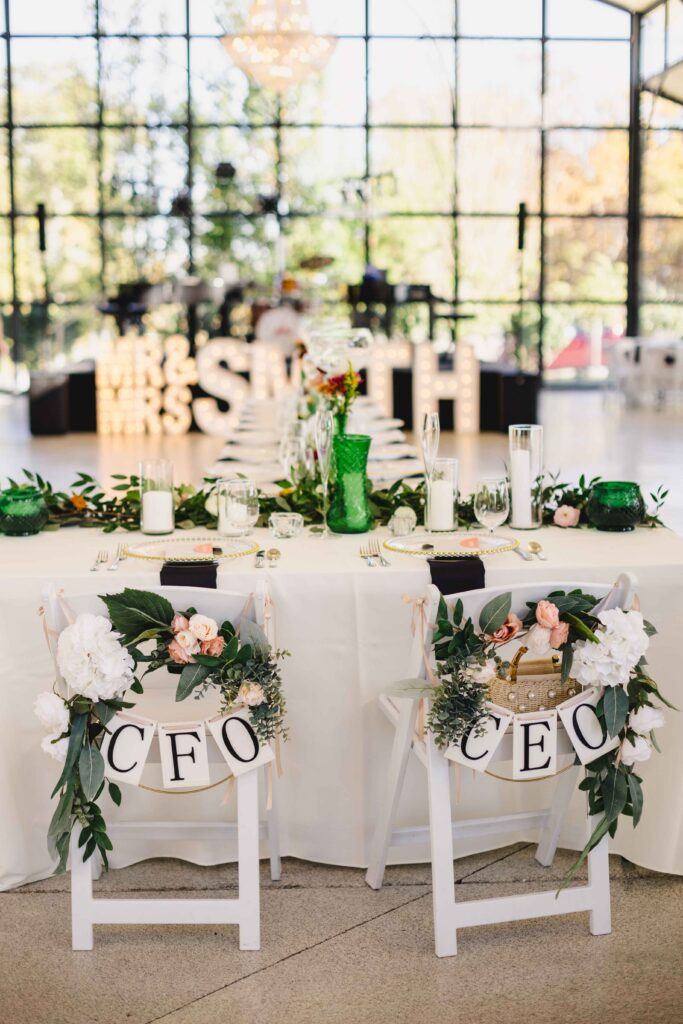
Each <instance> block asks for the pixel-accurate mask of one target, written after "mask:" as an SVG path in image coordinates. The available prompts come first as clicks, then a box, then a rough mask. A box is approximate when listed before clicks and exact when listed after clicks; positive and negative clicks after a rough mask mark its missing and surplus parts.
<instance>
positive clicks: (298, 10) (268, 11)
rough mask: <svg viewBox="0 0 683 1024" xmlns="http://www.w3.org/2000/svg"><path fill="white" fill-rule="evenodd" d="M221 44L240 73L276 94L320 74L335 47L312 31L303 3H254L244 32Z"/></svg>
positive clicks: (293, 0)
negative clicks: (242, 72) (311, 75)
mask: <svg viewBox="0 0 683 1024" xmlns="http://www.w3.org/2000/svg"><path fill="white" fill-rule="evenodd" d="M221 42H222V43H223V46H224V47H225V49H226V50H227V51H228V53H229V54H230V56H231V57H232V59H233V60H234V61H235V64H237V66H238V67H239V68H241V70H242V71H244V72H245V73H246V74H247V75H249V76H250V77H251V78H253V79H254V80H255V81H257V82H258V83H259V84H260V85H266V86H269V87H270V88H271V89H276V90H278V91H279V92H280V91H282V90H283V89H286V88H288V86H290V85H295V84H296V83H297V82H301V81H302V80H303V79H304V78H307V77H308V75H310V74H313V73H314V72H315V71H320V70H321V69H322V68H323V67H324V66H325V64H326V63H327V61H328V60H329V58H330V57H331V56H332V52H333V50H334V47H335V44H336V40H335V39H334V38H332V37H331V36H320V35H316V34H315V33H314V32H312V31H311V18H310V15H309V13H308V5H307V2H306V0H254V2H253V4H252V6H251V10H250V11H249V17H248V18H247V22H246V25H245V26H244V29H243V30H242V31H241V32H239V33H237V34H235V35H227V36H223V38H222V39H221Z"/></svg>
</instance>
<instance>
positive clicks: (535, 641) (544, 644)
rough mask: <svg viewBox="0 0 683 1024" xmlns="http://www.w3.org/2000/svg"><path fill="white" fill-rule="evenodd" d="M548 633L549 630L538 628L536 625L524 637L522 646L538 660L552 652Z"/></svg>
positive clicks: (543, 627)
mask: <svg viewBox="0 0 683 1024" xmlns="http://www.w3.org/2000/svg"><path fill="white" fill-rule="evenodd" d="M550 633H551V630H549V629H546V627H545V626H539V625H538V623H536V625H535V626H532V627H531V629H530V630H529V632H528V633H527V635H526V636H525V637H524V646H525V647H526V648H527V649H528V650H529V651H530V652H531V653H532V654H535V655H536V656H537V657H539V658H540V657H542V656H543V655H544V654H548V653H549V652H550V651H551V650H552V647H551V644H550Z"/></svg>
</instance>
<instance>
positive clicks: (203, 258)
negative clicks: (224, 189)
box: [195, 215, 275, 284]
mask: <svg viewBox="0 0 683 1024" xmlns="http://www.w3.org/2000/svg"><path fill="white" fill-rule="evenodd" d="M197 230H198V241H197V243H196V244H195V259H196V261H197V268H198V270H199V272H200V273H201V274H203V275H205V276H206V275H212V274H217V273H221V271H222V268H223V267H225V266H226V265H228V264H229V265H234V266H235V267H236V268H237V271H238V273H239V275H240V277H241V278H242V279H243V280H248V281H261V282H264V283H270V284H272V280H273V274H274V273H275V246H274V238H273V233H272V231H270V230H269V227H267V226H266V221H265V218H263V217H258V218H254V219H249V220H247V219H246V218H244V217H235V216H232V217H230V216H220V215H216V216H212V217H205V218H204V217H200V218H198V223H197Z"/></svg>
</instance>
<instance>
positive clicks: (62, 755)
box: [40, 734, 69, 761]
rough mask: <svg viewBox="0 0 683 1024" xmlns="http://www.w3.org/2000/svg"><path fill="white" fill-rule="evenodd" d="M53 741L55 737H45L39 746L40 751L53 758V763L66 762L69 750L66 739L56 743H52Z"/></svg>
mask: <svg viewBox="0 0 683 1024" xmlns="http://www.w3.org/2000/svg"><path fill="white" fill-rule="evenodd" d="M57 735H58V734H57ZM54 739H55V736H45V737H44V739H43V741H42V742H41V744H40V746H41V749H42V750H44V751H45V753H46V754H49V755H50V757H54V759H55V761H66V752H67V750H68V749H69V741H68V739H63V740H57V742H56V743H53V742H52V741H53V740H54Z"/></svg>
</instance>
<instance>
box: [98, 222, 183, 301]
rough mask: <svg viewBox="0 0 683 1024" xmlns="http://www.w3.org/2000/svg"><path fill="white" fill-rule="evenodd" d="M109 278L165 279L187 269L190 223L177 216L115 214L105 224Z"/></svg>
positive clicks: (111, 283)
mask: <svg viewBox="0 0 683 1024" xmlns="http://www.w3.org/2000/svg"><path fill="white" fill-rule="evenodd" d="M105 239H106V250H107V251H106V264H105V280H106V286H107V288H108V289H109V290H112V289H116V288H118V286H119V285H120V284H121V283H123V282H125V281H138V280H148V281H162V280H164V279H165V278H167V277H171V276H173V275H174V274H183V273H184V272H185V271H186V268H187V225H186V224H185V223H184V222H183V221H181V220H179V219H178V218H176V217H145V218H140V219H139V220H136V219H135V218H133V217H112V218H111V219H109V220H108V221H106V224H105Z"/></svg>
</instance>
